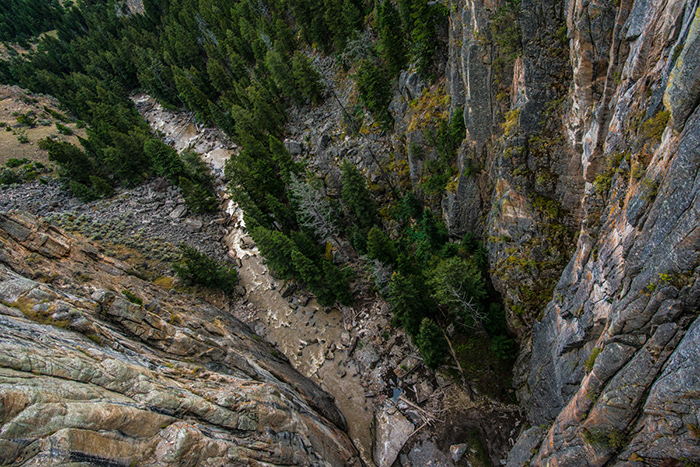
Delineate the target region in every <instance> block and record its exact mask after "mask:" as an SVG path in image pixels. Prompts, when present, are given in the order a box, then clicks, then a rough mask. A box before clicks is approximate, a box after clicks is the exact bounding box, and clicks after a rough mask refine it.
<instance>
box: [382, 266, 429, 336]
mask: <svg viewBox="0 0 700 467" xmlns="http://www.w3.org/2000/svg"><path fill="white" fill-rule="evenodd" d="M420 282H421V279H420V278H418V277H416V276H406V275H404V274H402V273H401V272H394V274H393V275H392V276H391V283H390V285H389V290H390V292H389V302H390V303H391V304H392V306H393V311H394V321H395V322H396V323H397V324H399V325H401V326H403V328H404V329H405V330H406V332H407V333H408V334H409V335H410V336H416V335H417V334H418V332H419V328H420V324H421V321H422V320H423V318H425V317H426V316H427V315H428V313H429V312H430V309H429V308H428V306H427V303H426V300H425V295H424V293H425V291H424V288H423V287H422V286H421V284H420Z"/></svg>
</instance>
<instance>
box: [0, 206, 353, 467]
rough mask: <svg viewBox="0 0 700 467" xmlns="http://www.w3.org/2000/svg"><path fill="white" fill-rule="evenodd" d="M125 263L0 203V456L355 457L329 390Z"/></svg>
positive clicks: (127, 461)
mask: <svg viewBox="0 0 700 467" xmlns="http://www.w3.org/2000/svg"><path fill="white" fill-rule="evenodd" d="M129 271H130V268H129V267H128V265H126V264H125V263H122V262H120V261H118V260H115V259H112V258H109V257H106V256H104V255H103V254H102V253H101V252H100V251H99V250H98V249H97V248H95V247H94V246H92V245H91V244H90V243H88V242H86V241H83V240H79V239H77V238H75V237H72V236H70V235H68V234H66V233H64V232H62V231H60V230H58V229H56V228H54V227H50V226H49V225H48V224H46V223H43V222H41V221H38V220H37V219H36V218H33V217H30V216H28V215H5V214H0V327H1V328H2V329H3V332H2V334H1V335H0V394H1V395H2V398H1V399H0V407H1V410H0V463H2V464H13V463H21V464H22V465H27V466H29V465H37V466H38V465H42V466H45V465H59V464H60V465H63V464H65V463H67V462H78V463H82V462H88V463H99V464H100V465H115V466H118V465H124V466H128V465H144V466H147V465H159V466H162V465H173V466H174V465H178V466H182V465H239V464H240V465H244V464H245V465H249V464H251V463H253V464H257V463H261V464H265V465H290V464H303V465H334V466H335V465H361V461H360V460H359V458H358V456H357V454H356V451H355V449H354V448H353V446H352V444H351V442H350V441H349V439H348V438H347V436H346V435H345V434H344V433H343V432H342V431H341V430H340V428H339V427H341V428H342V427H343V426H344V420H343V418H342V415H341V414H340V413H339V412H338V410H337V409H336V408H335V406H334V404H333V401H332V400H331V399H330V398H329V396H328V395H327V394H326V393H324V392H323V391H321V389H320V388H318V386H316V385H315V384H314V383H312V382H311V381H309V380H308V379H306V378H304V377H302V376H301V375H299V374H298V373H297V372H296V371H295V370H293V369H292V368H291V366H289V364H288V362H287V361H286V360H285V359H284V357H282V356H281V354H279V353H277V352H276V351H274V350H273V349H272V347H271V346H270V345H269V344H266V343H265V342H263V341H262V340H261V339H260V338H258V337H257V336H255V335H254V334H253V333H252V332H250V331H249V330H248V328H247V327H246V326H245V325H243V324H242V323H241V322H239V321H238V320H236V319H235V318H233V317H231V316H230V315H227V314H225V313H223V312H221V310H218V309H216V308H214V307H213V306H211V305H209V304H207V303H206V302H203V301H198V300H195V299H193V298H191V297H189V296H186V295H182V294H178V293H175V292H172V291H170V292H168V291H167V290H164V289H161V288H160V287H158V286H156V285H155V284H153V283H150V282H146V281H143V280H141V279H139V278H137V277H134V276H133V275H130V273H129ZM124 290H127V291H131V292H132V293H133V294H135V295H137V296H138V297H139V298H140V299H141V300H142V301H143V303H145V305H140V304H137V303H134V302H133V301H130V300H127V298H126V297H125V296H124V295H123V294H122V291H124Z"/></svg>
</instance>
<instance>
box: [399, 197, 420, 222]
mask: <svg viewBox="0 0 700 467" xmlns="http://www.w3.org/2000/svg"><path fill="white" fill-rule="evenodd" d="M422 216H423V205H422V204H421V202H420V201H419V200H418V198H416V195H415V194H413V192H412V191H409V192H408V193H406V196H404V197H403V198H402V199H401V217H402V218H403V219H406V220H408V219H420V218H421V217H422Z"/></svg>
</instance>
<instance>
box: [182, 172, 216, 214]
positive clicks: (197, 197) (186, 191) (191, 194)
mask: <svg viewBox="0 0 700 467" xmlns="http://www.w3.org/2000/svg"><path fill="white" fill-rule="evenodd" d="M178 186H179V187H180V188H181V189H182V197H183V198H185V203H186V204H187V206H188V207H189V208H190V209H192V210H193V211H194V212H214V211H216V208H217V207H218V202H217V201H216V197H215V196H214V194H213V193H211V192H210V191H209V190H207V189H206V188H205V187H203V186H202V185H200V184H199V183H193V182H192V181H191V180H190V179H189V178H186V177H180V178H179V179H178Z"/></svg>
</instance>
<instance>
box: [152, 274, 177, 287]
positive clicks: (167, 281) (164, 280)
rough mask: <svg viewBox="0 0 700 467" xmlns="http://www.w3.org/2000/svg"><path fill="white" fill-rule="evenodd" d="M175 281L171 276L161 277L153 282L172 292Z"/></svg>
mask: <svg viewBox="0 0 700 467" xmlns="http://www.w3.org/2000/svg"><path fill="white" fill-rule="evenodd" d="M174 282H175V279H174V278H172V277H169V276H160V277H158V278H157V279H156V280H154V281H153V283H154V284H155V285H157V286H158V287H160V288H162V289H165V290H172V288H173V284H174Z"/></svg>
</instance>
